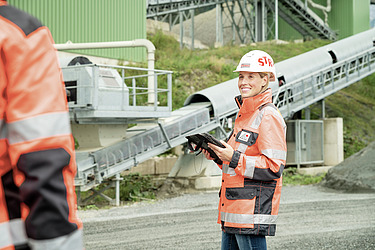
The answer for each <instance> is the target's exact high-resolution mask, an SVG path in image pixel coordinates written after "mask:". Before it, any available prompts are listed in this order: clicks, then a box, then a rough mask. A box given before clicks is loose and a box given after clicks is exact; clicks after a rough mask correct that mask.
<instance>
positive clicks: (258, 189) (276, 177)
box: [204, 50, 287, 250]
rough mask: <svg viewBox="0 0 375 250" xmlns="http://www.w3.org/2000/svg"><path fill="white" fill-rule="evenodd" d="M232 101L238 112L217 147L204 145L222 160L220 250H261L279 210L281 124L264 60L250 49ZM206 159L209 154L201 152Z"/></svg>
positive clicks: (282, 163)
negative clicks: (228, 134)
mask: <svg viewBox="0 0 375 250" xmlns="http://www.w3.org/2000/svg"><path fill="white" fill-rule="evenodd" d="M235 72H239V80H238V88H239V90H240V93H241V95H240V96H238V97H236V98H235V100H236V102H237V105H238V107H239V108H240V110H239V112H238V115H237V118H236V121H235V125H234V129H233V131H232V133H231V135H230V136H229V139H228V140H227V143H225V142H223V141H222V143H223V144H224V146H225V147H226V148H221V147H217V146H215V145H213V144H208V145H209V147H210V148H211V149H212V150H213V151H214V152H215V153H216V154H217V156H218V157H219V158H220V159H221V160H222V161H223V164H222V165H219V167H220V168H221V169H222V172H223V176H222V187H221V190H220V203H219V218H218V223H220V224H221V225H222V243H221V249H223V250H224V249H267V244H266V238H265V236H273V235H275V231H276V218H277V214H278V210H279V203H280V192H281V185H282V172H283V169H284V166H285V161H286V153H287V149H286V139H285V137H286V125H285V122H284V119H283V117H282V116H281V114H280V112H279V110H278V109H277V108H276V107H275V105H273V104H272V92H271V89H270V88H268V85H269V81H274V80H275V68H274V63H273V60H272V58H271V56H270V55H268V54H267V53H265V52H263V51H259V50H254V51H250V52H249V53H247V54H246V55H244V56H243V57H242V59H241V61H240V63H239V64H238V66H237V69H236V70H235ZM204 154H205V156H206V158H207V159H209V160H212V157H210V154H209V153H208V152H207V151H206V150H204Z"/></svg>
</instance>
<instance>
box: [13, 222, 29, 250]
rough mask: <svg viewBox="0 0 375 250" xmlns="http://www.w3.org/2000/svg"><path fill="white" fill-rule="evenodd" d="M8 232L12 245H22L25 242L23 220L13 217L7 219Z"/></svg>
mask: <svg viewBox="0 0 375 250" xmlns="http://www.w3.org/2000/svg"><path fill="white" fill-rule="evenodd" d="M9 227H10V234H11V235H12V240H13V244H14V245H22V244H26V243H27V236H26V228H25V222H24V221H23V220H21V219H13V220H10V221H9Z"/></svg>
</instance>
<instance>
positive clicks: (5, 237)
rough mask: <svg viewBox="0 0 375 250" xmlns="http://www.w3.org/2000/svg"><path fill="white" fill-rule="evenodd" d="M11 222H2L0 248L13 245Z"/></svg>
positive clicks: (0, 225) (0, 224)
mask: <svg viewBox="0 0 375 250" xmlns="http://www.w3.org/2000/svg"><path fill="white" fill-rule="evenodd" d="M11 239H12V237H11V234H10V229H9V223H8V222H3V223H0V248H4V247H6V246H11V245H12V240H11Z"/></svg>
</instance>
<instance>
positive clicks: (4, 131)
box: [0, 119, 8, 139]
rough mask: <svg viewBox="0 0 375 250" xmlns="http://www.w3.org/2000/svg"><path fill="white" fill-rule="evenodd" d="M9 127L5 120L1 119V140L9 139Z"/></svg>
mask: <svg viewBox="0 0 375 250" xmlns="http://www.w3.org/2000/svg"><path fill="white" fill-rule="evenodd" d="M7 133H8V130H7V126H6V123H5V122H4V120H3V119H0V139H5V138H7Z"/></svg>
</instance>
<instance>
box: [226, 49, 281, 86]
mask: <svg viewBox="0 0 375 250" xmlns="http://www.w3.org/2000/svg"><path fill="white" fill-rule="evenodd" d="M240 71H247V72H259V73H261V72H263V73H270V75H269V76H270V81H271V82H273V81H275V80H276V72H275V64H274V63H273V59H272V57H271V56H270V55H269V54H267V53H266V52H264V51H261V50H252V51H250V52H248V53H246V54H245V55H244V56H243V57H242V58H241V60H240V63H239V64H238V66H237V68H236V70H235V71H233V72H240Z"/></svg>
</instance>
